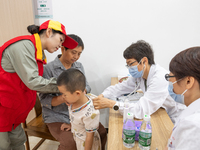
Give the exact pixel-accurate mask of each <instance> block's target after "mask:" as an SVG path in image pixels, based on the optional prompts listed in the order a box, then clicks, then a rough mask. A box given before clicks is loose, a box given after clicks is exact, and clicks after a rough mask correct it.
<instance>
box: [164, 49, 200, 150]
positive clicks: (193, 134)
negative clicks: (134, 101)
mask: <svg viewBox="0 0 200 150" xmlns="http://www.w3.org/2000/svg"><path fill="white" fill-rule="evenodd" d="M199 66H200V47H192V48H189V49H186V50H184V51H182V52H180V53H178V54H177V55H176V56H175V57H174V58H173V59H172V60H171V62H170V66H169V70H170V74H167V75H166V79H167V80H168V81H169V83H170V84H169V92H170V95H171V96H172V97H176V99H175V100H176V101H177V102H179V103H182V104H185V105H186V106H187V108H186V109H185V110H184V111H183V112H182V113H181V115H180V117H179V118H178V120H177V122H176V123H175V125H174V128H173V131H172V134H171V136H170V139H169V140H168V144H167V148H166V149H168V150H197V149H200V142H199V137H200V67H199Z"/></svg>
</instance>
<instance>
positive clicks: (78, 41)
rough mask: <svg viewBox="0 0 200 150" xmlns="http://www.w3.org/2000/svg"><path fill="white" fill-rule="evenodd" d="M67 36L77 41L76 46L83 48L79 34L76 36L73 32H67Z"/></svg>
mask: <svg viewBox="0 0 200 150" xmlns="http://www.w3.org/2000/svg"><path fill="white" fill-rule="evenodd" d="M68 36H69V37H70V38H72V39H73V40H75V41H76V42H77V43H78V46H81V47H82V49H84V44H83V41H82V39H81V38H80V37H79V36H77V35H75V34H68ZM68 49H69V48H67V47H65V50H68Z"/></svg>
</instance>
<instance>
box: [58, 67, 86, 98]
mask: <svg viewBox="0 0 200 150" xmlns="http://www.w3.org/2000/svg"><path fill="white" fill-rule="evenodd" d="M57 85H58V86H63V85H64V86H65V88H66V90H67V91H69V92H70V93H71V94H73V93H74V92H75V91H76V90H81V91H82V92H83V91H84V90H85V86H86V79H85V76H84V74H83V73H82V72H81V71H80V70H78V69H75V68H70V69H67V70H65V71H63V72H62V73H61V74H60V75H59V77H58V78H57Z"/></svg>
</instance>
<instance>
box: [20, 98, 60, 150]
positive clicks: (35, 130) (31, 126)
mask: <svg viewBox="0 0 200 150" xmlns="http://www.w3.org/2000/svg"><path fill="white" fill-rule="evenodd" d="M34 108H35V115H36V117H35V118H34V119H32V120H31V121H30V122H29V123H26V122H25V123H23V128H24V131H25V133H26V137H27V141H26V143H25V145H26V149H27V150H30V145H29V139H28V136H35V137H39V138H42V139H41V140H40V141H39V142H38V143H37V145H36V146H35V147H34V148H33V150H37V149H38V148H39V147H40V145H41V144H42V143H43V142H44V141H45V140H46V139H49V140H53V141H56V139H55V138H54V137H53V136H52V135H51V133H50V132H49V129H48V127H47V126H46V124H45V123H44V121H43V119H42V107H41V103H40V100H39V97H38V95H37V98H36V103H35V106H34Z"/></svg>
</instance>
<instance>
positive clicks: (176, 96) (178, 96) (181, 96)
mask: <svg viewBox="0 0 200 150" xmlns="http://www.w3.org/2000/svg"><path fill="white" fill-rule="evenodd" d="M178 81H179V80H178ZM176 82H177V81H175V82H173V83H172V82H169V86H168V91H169V95H170V96H171V97H172V98H173V99H174V100H175V101H176V102H178V103H181V104H185V102H184V94H185V92H187V90H188V89H186V90H185V91H184V92H183V93H182V94H176V93H174V91H173V89H174V87H173V84H174V83H176Z"/></svg>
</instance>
